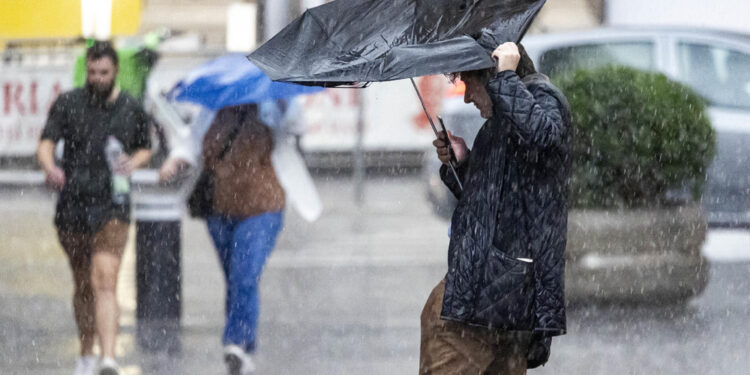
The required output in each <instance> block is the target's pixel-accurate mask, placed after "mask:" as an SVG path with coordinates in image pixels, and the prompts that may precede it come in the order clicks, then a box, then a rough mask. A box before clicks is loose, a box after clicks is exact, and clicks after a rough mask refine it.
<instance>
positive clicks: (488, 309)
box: [474, 246, 534, 331]
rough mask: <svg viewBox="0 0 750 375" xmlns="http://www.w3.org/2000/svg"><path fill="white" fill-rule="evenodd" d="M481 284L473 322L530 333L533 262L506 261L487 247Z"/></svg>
mask: <svg viewBox="0 0 750 375" xmlns="http://www.w3.org/2000/svg"><path fill="white" fill-rule="evenodd" d="M482 281H483V282H482V285H483V287H482V290H481V291H480V292H479V295H478V298H477V302H476V309H475V314H474V315H475V319H476V320H477V322H478V323H481V324H482V325H486V326H490V327H493V328H498V329H501V330H508V331H515V330H520V331H526V330H531V328H532V325H533V305H534V277H533V263H529V262H524V261H521V260H517V259H513V258H510V257H508V256H507V255H505V254H504V253H503V252H502V251H500V250H499V249H497V248H495V247H494V246H491V247H490V249H489V254H487V262H486V263H485V266H484V273H483V280H482Z"/></svg>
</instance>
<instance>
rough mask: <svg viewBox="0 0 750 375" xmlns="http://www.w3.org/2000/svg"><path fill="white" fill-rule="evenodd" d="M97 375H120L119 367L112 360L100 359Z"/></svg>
mask: <svg viewBox="0 0 750 375" xmlns="http://www.w3.org/2000/svg"><path fill="white" fill-rule="evenodd" d="M97 375H120V370H119V366H117V362H115V359H114V358H109V357H107V358H102V359H101V360H100V361H99V372H98V373H97Z"/></svg>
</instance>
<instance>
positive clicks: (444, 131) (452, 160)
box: [409, 78, 464, 191]
mask: <svg viewBox="0 0 750 375" xmlns="http://www.w3.org/2000/svg"><path fill="white" fill-rule="evenodd" d="M409 80H411V84H412V86H414V91H416V92H417V97H419V102H420V103H422V109H423V110H424V114H425V115H427V120H429V121H430V126H432V131H433V132H435V137H437V138H440V133H441V132H438V130H437V127H436V126H435V122H433V121H432V116H430V113H429V112H427V106H426V105H425V104H424V99H422V94H420V93H419V88H418V87H417V84H416V83H415V82H414V78H409ZM441 125H442V121H441ZM442 126H443V131H442V133H443V134H444V136H445V139H446V140H448V134H447V131H446V130H445V126H444V125H442ZM448 149H449V150H450V153H451V162H450V163H448V166H449V167H450V168H451V172H453V177H455V178H456V182H457V183H458V188H459V189H461V191H464V186H463V184H461V179H460V178H458V173H457V172H456V167H455V166H454V165H453V164H454V163H456V161H455V157H453V148H452V147H451V144H450V141H448Z"/></svg>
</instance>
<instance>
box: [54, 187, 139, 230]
mask: <svg viewBox="0 0 750 375" xmlns="http://www.w3.org/2000/svg"><path fill="white" fill-rule="evenodd" d="M114 219H117V220H119V221H121V222H124V223H130V205H129V204H125V205H115V204H113V203H112V202H111V201H110V200H106V199H95V198H87V199H81V198H71V197H65V196H61V197H60V200H58V202H57V209H56V212H55V226H56V227H57V230H58V231H60V232H66V233H85V234H95V233H97V232H99V231H100V230H101V229H102V227H104V224H106V223H108V222H109V221H111V220H114Z"/></svg>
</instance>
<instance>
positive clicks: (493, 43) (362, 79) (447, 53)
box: [248, 0, 546, 178]
mask: <svg viewBox="0 0 750 375" xmlns="http://www.w3.org/2000/svg"><path fill="white" fill-rule="evenodd" d="M545 1H546V0H337V1H333V2H331V3H328V4H325V5H321V6H319V7H315V8H312V9H309V10H307V11H306V12H305V13H304V14H303V15H302V16H300V17H299V18H297V19H296V20H295V21H294V22H292V23H291V24H289V25H288V26H287V27H285V28H284V29H283V30H281V32H279V33H278V34H276V35H275V36H274V37H273V38H271V40H269V41H268V42H266V43H265V44H263V45H262V46H260V47H259V48H258V49H257V50H256V51H255V52H253V53H251V54H250V55H249V56H248V58H249V59H250V60H251V61H252V62H253V63H255V64H256V65H257V66H258V67H259V68H260V69H261V70H263V71H264V72H265V73H266V74H267V75H268V76H269V77H270V78H271V79H273V80H275V81H284V82H294V83H300V84H306V85H316V86H326V87H334V86H341V85H356V84H364V85H366V84H367V83H369V82H382V81H392V80H398V79H404V78H413V77H419V76H424V75H432V74H445V73H452V72H460V71H467V70H478V69H486V68H490V67H492V66H494V65H495V62H494V61H493V59H492V57H491V55H492V51H493V50H494V49H495V48H496V47H497V46H498V45H499V44H501V43H503V42H516V43H517V42H519V41H520V40H521V38H522V37H523V35H524V34H525V33H526V30H527V29H528V28H529V26H530V25H531V22H532V21H533V19H534V16H536V14H537V13H539V10H541V8H542V6H543V5H544V3H545ZM412 83H413V81H412ZM414 87H415V89H416V85H415V86H414ZM417 94H419V91H417ZM421 99H422V98H421V96H420V100H421ZM425 113H427V110H426V108H425ZM427 117H428V119H429V120H430V123H431V124H432V128H433V130H434V131H435V133H436V135H437V136H438V137H440V136H441V135H439V134H438V130H437V129H436V128H435V125H434V123H433V121H432V117H431V116H430V115H429V113H428V114H427ZM443 129H444V128H443ZM444 131H445V130H443V132H444ZM443 136H444V135H443ZM451 167H453V165H451ZM454 174H455V170H454ZM456 177H457V178H458V176H457V175H456Z"/></svg>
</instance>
